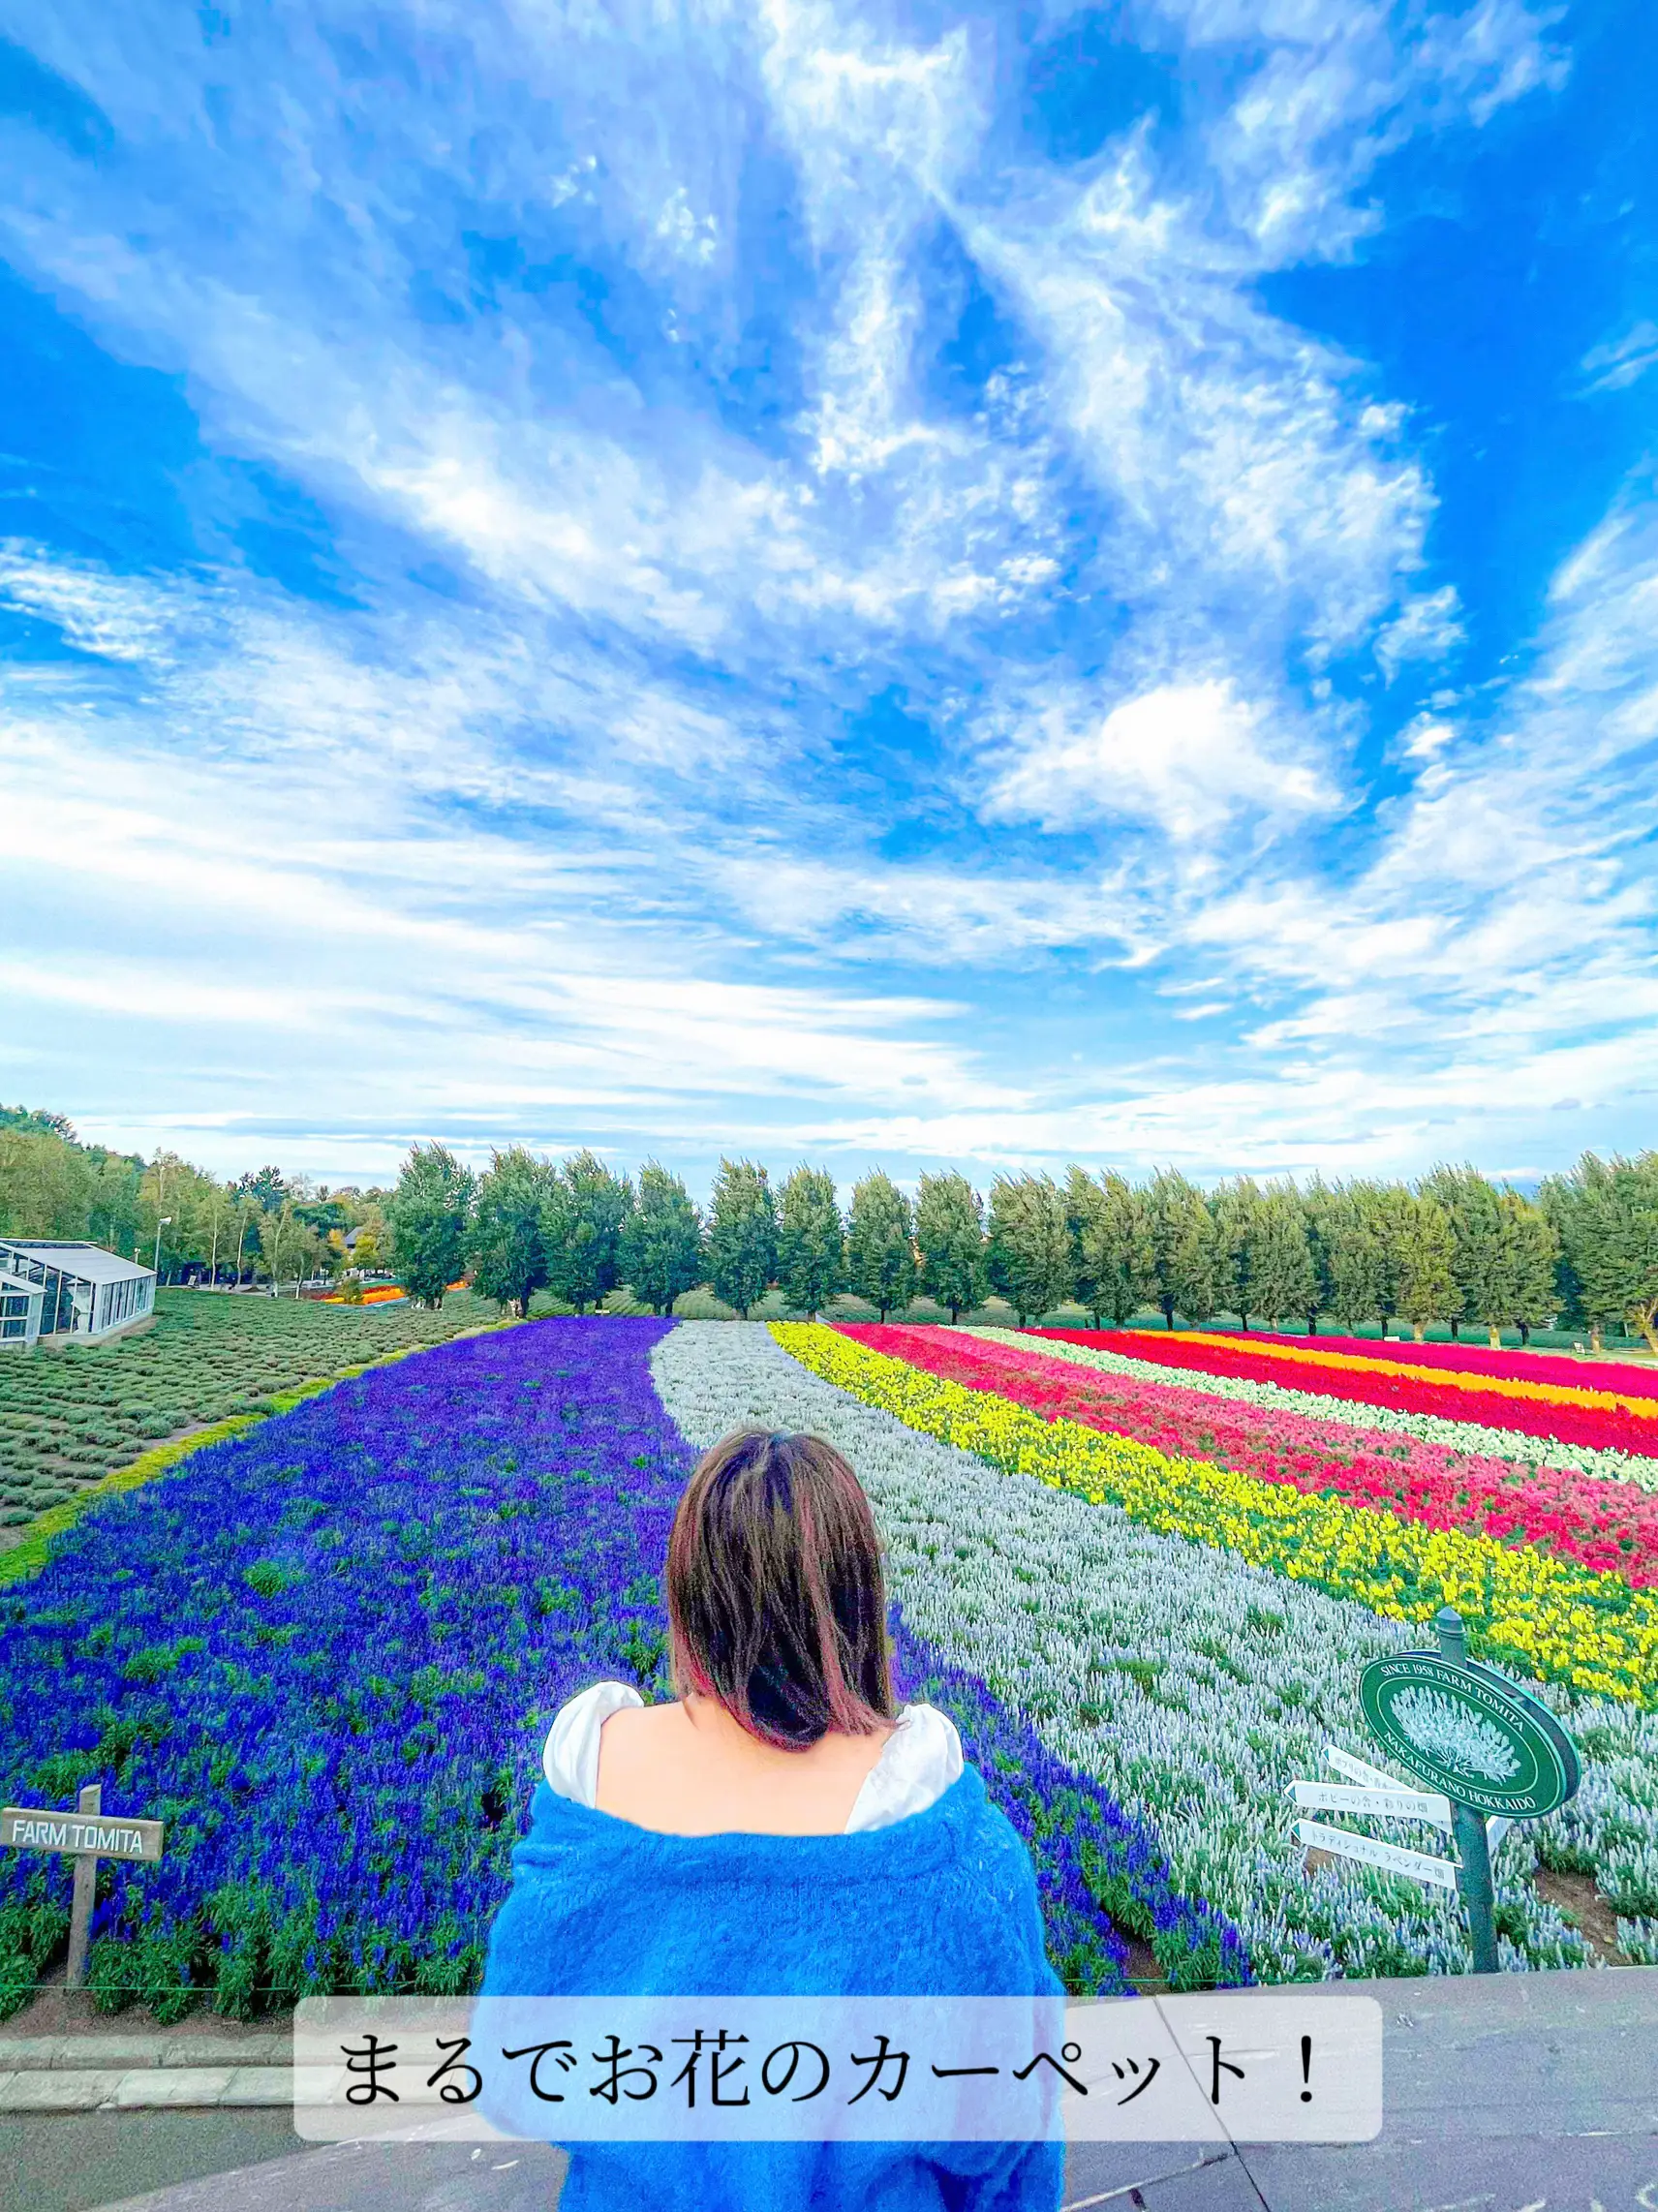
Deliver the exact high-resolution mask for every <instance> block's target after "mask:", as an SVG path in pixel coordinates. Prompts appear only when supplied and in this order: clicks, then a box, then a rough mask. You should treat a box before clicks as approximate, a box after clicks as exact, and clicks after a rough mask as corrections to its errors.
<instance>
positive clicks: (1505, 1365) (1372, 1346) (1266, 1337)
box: [1120, 1329, 1658, 1398]
mask: <svg viewBox="0 0 1658 2212" xmlns="http://www.w3.org/2000/svg"><path fill="white" fill-rule="evenodd" d="M1148 1334H1153V1332H1149V1331H1146V1330H1139V1329H1137V1330H1135V1331H1134V1332H1133V1336H1134V1341H1135V1345H1136V1347H1138V1344H1139V1341H1140V1338H1141V1337H1142V1336H1146V1335H1148ZM1204 1335H1205V1336H1212V1337H1213V1336H1221V1335H1224V1336H1227V1337H1228V1338H1229V1339H1235V1340H1236V1341H1237V1343H1238V1345H1239V1346H1240V1348H1241V1349H1243V1350H1247V1349H1248V1347H1249V1346H1250V1345H1251V1344H1294V1345H1295V1346H1296V1347H1297V1348H1298V1349H1300V1350H1305V1351H1308V1352H1338V1353H1340V1354H1341V1355H1342V1357H1343V1358H1345V1359H1354V1360H1391V1361H1400V1362H1405V1361H1408V1362H1409V1364H1410V1365H1411V1366H1412V1367H1446V1368H1449V1369H1450V1370H1451V1372H1452V1373H1454V1374H1456V1373H1460V1374H1469V1375H1498V1376H1500V1377H1501V1378H1502V1379H1503V1380H1504V1381H1505V1382H1544V1383H1556V1384H1561V1385H1564V1386H1565V1387H1566V1388H1568V1389H1571V1390H1623V1391H1630V1392H1633V1393H1634V1395H1635V1396H1636V1397H1638V1398H1658V1367H1637V1366H1636V1365H1635V1363H1634V1362H1633V1361H1625V1360H1579V1359H1573V1358H1572V1357H1571V1356H1570V1355H1569V1354H1567V1353H1565V1352H1493V1351H1492V1350H1491V1349H1490V1348H1489V1346H1488V1345H1485V1344H1407V1343H1405V1342H1404V1341H1403V1339H1402V1338H1398V1337H1393V1338H1390V1339H1389V1340H1388V1342H1386V1343H1383V1342H1382V1341H1381V1339H1380V1338H1379V1337H1374V1336H1324V1335H1322V1334H1320V1335H1319V1336H1274V1335H1271V1334H1270V1333H1268V1332H1267V1331H1265V1330H1256V1331H1254V1332H1252V1333H1251V1334H1250V1335H1248V1336H1243V1335H1242V1334H1241V1333H1240V1332H1238V1331H1237V1330H1233V1329H1228V1330H1224V1331H1221V1330H1213V1331H1212V1330H1205V1331H1204ZM1120 1348H1121V1347H1120Z"/></svg>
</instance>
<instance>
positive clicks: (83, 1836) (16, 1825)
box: [0, 1782, 164, 1989]
mask: <svg viewBox="0 0 1658 2212" xmlns="http://www.w3.org/2000/svg"><path fill="white" fill-rule="evenodd" d="M103 1805H104V1788H103V1785H102V1783H99V1782H89V1783H88V1784H87V1785H86V1787H85V1789H83V1790H82V1791H81V1793H80V1797H79V1801H78V1803H77V1806H76V1809H75V1811H74V1812H72V1813H59V1812H52V1811H50V1810H48V1809H47V1808H46V1807H45V1806H42V1805H8V1806H7V1807H6V1808H5V1810H4V1811H3V1812H0V1848H6V1847H10V1848H11V1849H12V1850H14V1851H63V1852H70V1853H72V1854H73V1855H74V1859H75V1895H74V1898H73V1900H72V1902H71V1905H70V1913H69V1965H68V1968H67V1970H66V1972H65V1975H64V1983H65V1986H66V1987H67V1988H70V1989H78V1988H79V1987H80V1985H81V1984H82V1982H84V1981H85V1980H86V1946H87V1942H88V1939H89V1938H90V1936H91V1933H92V1906H93V1902H94V1899H95V1898H96V1895H97V1890H98V1861H99V1860H100V1859H151V1860H154V1859H159V1858H160V1857H161V1847H162V1838H163V1833H164V1829H163V1824H162V1823H161V1822H160V1821H138V1820H130V1819H128V1817H127V1815H126V1814H125V1813H111V1814H106V1813H105V1812H104V1810H103Z"/></svg>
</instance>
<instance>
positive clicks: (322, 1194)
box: [0, 1107, 387, 1282]
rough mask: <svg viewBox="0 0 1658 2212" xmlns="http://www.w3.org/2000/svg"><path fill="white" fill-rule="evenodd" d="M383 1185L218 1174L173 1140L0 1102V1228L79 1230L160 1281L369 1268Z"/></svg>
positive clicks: (378, 1240)
mask: <svg viewBox="0 0 1658 2212" xmlns="http://www.w3.org/2000/svg"><path fill="white" fill-rule="evenodd" d="M383 1201H384V1193H383V1192H380V1191H373V1190H371V1191H362V1190H357V1189H354V1188H351V1189H344V1190H332V1191H330V1190H329V1189H328V1188H327V1186H326V1185H325V1184H323V1185H319V1184H315V1183H310V1182H309V1181H307V1180H306V1179H305V1178H304V1177H289V1176H285V1175H284V1174H283V1173H282V1171H281V1169H280V1168H276V1167H262V1168H261V1169H260V1170H259V1171H258V1172H257V1173H256V1174H251V1175H244V1176H241V1177H239V1178H238V1179H237V1180H236V1181H235V1182H233V1183H228V1182H221V1181H220V1180H219V1179H218V1178H217V1177H215V1176H213V1175H210V1174H209V1173H208V1172H207V1170H206V1169H205V1168H199V1167H193V1166H192V1165H191V1163H190V1162H189V1161H188V1160H185V1159H181V1158H180V1157H179V1155H178V1154H177V1153H176V1152H159V1153H158V1154H157V1155H156V1157H155V1158H154V1159H153V1160H144V1159H141V1158H139V1157H138V1155H137V1154H135V1153H129V1152H110V1151H108V1150H107V1149H106V1148H105V1147H103V1146H101V1145H87V1144H82V1143H81V1142H80V1140H79V1139H78V1138H77V1135H76V1132H75V1130H74V1128H73V1126H72V1125H71V1124H70V1122H69V1121H66V1120H65V1119H64V1117H63V1116H62V1115H59V1114H39V1113H30V1112H28V1111H26V1110H25V1109H24V1108H22V1107H0V1235H10V1236H14V1237H71V1238H85V1239H86V1240H87V1241H88V1242H89V1243H92V1244H103V1245H104V1246H106V1247H107V1249H108V1250H110V1251H115V1252H121V1253H123V1254H127V1253H130V1254H132V1255H133V1256H134V1257H135V1258H138V1259H141V1260H143V1261H145V1262H149V1263H153V1264H155V1265H157V1267H158V1269H159V1273H160V1275H161V1279H162V1280H163V1281H164V1282H167V1281H177V1280H179V1279H181V1278H184V1279H204V1280H206V1281H209V1282H243V1281H252V1280H256V1279H258V1278H261V1277H268V1279H270V1280H271V1281H272V1282H276V1281H282V1280H293V1279H295V1278H297V1277H299V1276H312V1275H343V1274H344V1273H345V1272H346V1271H347V1270H348V1268H353V1269H356V1270H358V1271H359V1272H360V1271H364V1270H369V1269H372V1268H374V1267H375V1266H376V1265H377V1264H380V1263H383V1262H384V1259H385V1256H386V1244H387V1238H386V1233H385V1223H384V1206H383ZM348 1238H349V1239H351V1240H352V1242H351V1245H350V1247H349V1248H348V1244H347V1240H348Z"/></svg>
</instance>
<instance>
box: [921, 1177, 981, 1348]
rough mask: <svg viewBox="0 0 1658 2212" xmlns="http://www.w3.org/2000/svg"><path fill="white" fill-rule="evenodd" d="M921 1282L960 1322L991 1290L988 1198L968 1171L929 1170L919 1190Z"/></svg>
mask: <svg viewBox="0 0 1658 2212" xmlns="http://www.w3.org/2000/svg"><path fill="white" fill-rule="evenodd" d="M915 1244H916V1248H917V1249H918V1251H919V1252H920V1254H921V1269H920V1280H921V1287H922V1289H923V1290H924V1291H925V1292H926V1293H927V1295H928V1297H929V1298H932V1299H936V1301H937V1303H938V1304H939V1305H940V1306H948V1307H949V1308H950V1319H951V1320H952V1321H959V1320H960V1319H961V1318H962V1315H963V1314H964V1313H970V1312H971V1311H972V1309H973V1307H974V1306H978V1305H980V1304H981V1303H982V1302H983V1299H984V1294H985V1232H984V1203H983V1201H982V1200H981V1199H980V1197H979V1194H978V1192H977V1191H976V1190H975V1189H974V1188H973V1186H972V1184H971V1183H969V1182H968V1181H967V1177H966V1176H965V1175H955V1174H950V1175H924V1176H923V1177H922V1178H921V1181H920V1183H919V1184H918V1186H917V1188H916V1193H915Z"/></svg>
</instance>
